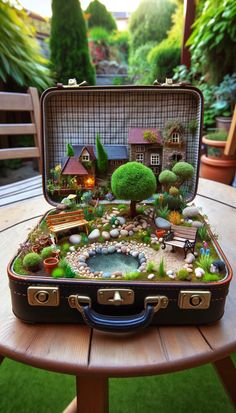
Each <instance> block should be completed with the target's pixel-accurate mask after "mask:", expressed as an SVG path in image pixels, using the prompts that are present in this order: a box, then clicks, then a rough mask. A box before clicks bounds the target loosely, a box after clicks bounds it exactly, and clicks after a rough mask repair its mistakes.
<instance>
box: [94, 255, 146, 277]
mask: <svg viewBox="0 0 236 413" xmlns="http://www.w3.org/2000/svg"><path fill="white" fill-rule="evenodd" d="M86 262H87V264H88V266H89V267H90V268H91V270H92V271H103V272H109V273H112V272H115V271H122V272H125V273H126V272H132V271H135V270H137V268H138V267H139V262H138V260H137V259H136V258H134V257H132V256H131V255H125V254H119V253H118V252H115V253H113V254H108V255H104V254H97V255H95V256H94V257H91V258H89V259H88V260H87V261H86Z"/></svg>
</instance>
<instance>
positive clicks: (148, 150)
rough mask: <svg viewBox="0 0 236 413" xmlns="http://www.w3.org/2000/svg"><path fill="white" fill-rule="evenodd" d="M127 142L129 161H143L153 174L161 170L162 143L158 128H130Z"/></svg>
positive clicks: (157, 173)
mask: <svg viewBox="0 0 236 413" xmlns="http://www.w3.org/2000/svg"><path fill="white" fill-rule="evenodd" d="M149 136H150V139H149ZM128 143H129V145H130V161H136V162H140V163H143V164H144V165H146V166H148V167H149V168H151V169H152V171H153V173H154V175H156V176H157V175H159V173H160V172H161V170H162V152H163V145H162V139H161V135H160V133H159V132H158V130H157V129H155V128H149V129H148V128H130V129H129V136H128Z"/></svg>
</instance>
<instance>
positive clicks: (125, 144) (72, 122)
mask: <svg viewBox="0 0 236 413" xmlns="http://www.w3.org/2000/svg"><path fill="white" fill-rule="evenodd" d="M41 109H42V110H41V114H42V115H41V116H42V151H43V188H44V195H45V198H46V200H47V201H48V202H49V203H50V204H52V205H54V206H55V205H57V204H58V203H60V202H61V200H62V199H63V198H65V197H67V196H68V195H71V196H72V197H73V194H75V193H76V191H77V190H79V189H81V188H82V190H84V191H88V190H89V189H91V188H93V186H94V181H95V178H96V177H95V164H96V158H97V153H96V146H95V140H96V135H97V134H99V135H100V139H101V142H102V143H103V145H104V148H105V150H106V152H107V154H108V163H109V170H110V172H111V171H113V170H114V169H116V168H117V167H118V166H120V165H121V164H122V163H125V162H127V161H130V160H131V161H133V160H136V161H137V160H138V161H142V162H143V163H144V164H146V166H149V167H150V168H151V169H152V170H153V172H154V174H155V175H156V176H157V177H158V175H159V173H160V172H161V170H163V169H170V168H171V165H173V164H174V163H175V162H176V161H180V160H181V161H186V162H189V163H191V164H192V165H193V167H194V175H193V177H192V178H191V179H190V180H188V181H187V182H186V183H185V184H184V186H183V190H184V194H185V199H186V201H188V202H189V201H192V200H193V198H194V197H195V194H196V191H197V185H198V175H199V158H200V156H199V154H200V146H201V131H202V121H203V96H202V93H201V91H200V90H198V89H197V88H195V87H192V86H189V85H185V84H172V85H169V84H168V83H166V84H163V85H154V86H114V87H113V86H104V87H98V86H94V87H91V86H83V85H82V86H81V85H76V86H73V87H68V86H63V85H61V84H59V85H58V86H57V87H53V88H49V89H47V90H46V91H45V92H44V93H43V95H42V97H41ZM145 134H146V138H145ZM153 137H154V138H153ZM152 138H153V139H154V142H153V140H152ZM67 144H70V145H71V146H72V149H73V150H72V152H71V153H69V154H70V155H73V156H67ZM70 151H71V148H69V152H70Z"/></svg>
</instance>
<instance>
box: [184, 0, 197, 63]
mask: <svg viewBox="0 0 236 413" xmlns="http://www.w3.org/2000/svg"><path fill="white" fill-rule="evenodd" d="M194 18H195V0H184V33H183V42H182V51H181V65H185V66H186V67H187V68H188V69H189V68H190V66H191V55H190V52H189V48H188V47H186V45H185V44H186V42H187V40H188V38H189V36H190V35H191V33H192V25H193V23H194Z"/></svg>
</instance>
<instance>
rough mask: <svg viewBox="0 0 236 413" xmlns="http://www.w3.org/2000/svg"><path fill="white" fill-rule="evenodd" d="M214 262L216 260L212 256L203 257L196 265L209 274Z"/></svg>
mask: <svg viewBox="0 0 236 413" xmlns="http://www.w3.org/2000/svg"><path fill="white" fill-rule="evenodd" d="M213 261H214V259H213V258H212V257H211V256H210V255H201V257H200V258H199V259H198V260H197V261H196V265H197V266H198V267H200V268H202V269H203V270H204V271H205V272H209V271H210V266H211V264H212V263H213Z"/></svg>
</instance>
